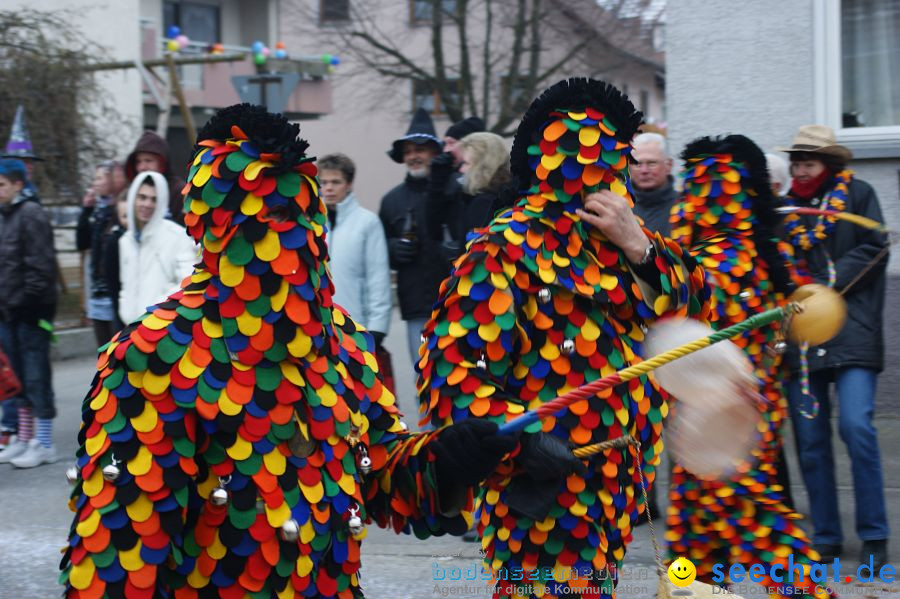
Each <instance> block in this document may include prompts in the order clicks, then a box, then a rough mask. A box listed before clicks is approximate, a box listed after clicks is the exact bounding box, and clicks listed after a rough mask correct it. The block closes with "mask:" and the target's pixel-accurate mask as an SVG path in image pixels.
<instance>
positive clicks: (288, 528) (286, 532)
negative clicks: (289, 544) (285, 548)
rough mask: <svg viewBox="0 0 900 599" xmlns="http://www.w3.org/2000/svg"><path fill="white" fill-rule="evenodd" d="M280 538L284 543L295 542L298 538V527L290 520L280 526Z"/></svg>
mask: <svg viewBox="0 0 900 599" xmlns="http://www.w3.org/2000/svg"><path fill="white" fill-rule="evenodd" d="M281 538H282V539H284V540H285V541H296V540H297V539H298V538H300V525H299V524H298V523H297V521H296V520H294V519H293V518H291V519H290V520H288V521H287V522H285V523H284V524H282V525H281Z"/></svg>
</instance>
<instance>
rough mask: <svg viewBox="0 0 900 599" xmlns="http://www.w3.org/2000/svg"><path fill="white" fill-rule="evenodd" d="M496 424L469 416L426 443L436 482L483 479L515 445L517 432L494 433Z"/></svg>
mask: <svg viewBox="0 0 900 599" xmlns="http://www.w3.org/2000/svg"><path fill="white" fill-rule="evenodd" d="M497 429H498V427H497V425H496V424H494V423H493V422H490V421H488V420H482V419H480V418H469V419H467V420H463V421H462V422H457V423H456V424H453V425H451V426H449V427H447V428H446V429H444V430H443V431H442V432H441V434H440V436H439V437H438V438H437V439H436V440H435V441H432V442H431V444H430V445H429V446H428V447H429V448H430V449H431V452H432V453H433V454H434V456H435V457H436V458H437V461H436V464H435V468H436V473H437V479H438V486H439V487H440V488H441V489H449V488H451V487H473V486H475V485H477V484H479V483H480V482H481V481H483V480H484V479H486V478H487V477H488V476H490V475H491V473H493V472H494V469H495V468H496V467H497V464H499V463H500V460H501V459H502V458H503V456H504V455H506V454H508V453H509V452H510V451H512V450H513V449H515V447H516V443H517V442H518V437H517V435H501V434H498V433H497Z"/></svg>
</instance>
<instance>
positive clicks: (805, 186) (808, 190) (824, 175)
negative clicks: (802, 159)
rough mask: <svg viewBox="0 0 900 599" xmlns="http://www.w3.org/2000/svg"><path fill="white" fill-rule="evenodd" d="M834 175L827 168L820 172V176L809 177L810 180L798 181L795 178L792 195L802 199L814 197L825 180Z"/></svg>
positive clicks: (792, 183) (792, 184)
mask: <svg viewBox="0 0 900 599" xmlns="http://www.w3.org/2000/svg"><path fill="white" fill-rule="evenodd" d="M833 176H834V173H832V172H831V171H829V170H828V169H827V168H826V169H825V170H824V171H822V172H821V173H819V176H818V177H815V178H813V179H809V180H808V181H798V180H797V179H794V180H793V181H792V182H791V195H792V196H794V197H796V198H800V199H801V200H809V199H812V198H813V196H815V195H816V192H817V191H819V188H820V187H822V185H824V184H825V181H827V180H828V179H830V178H831V177H833Z"/></svg>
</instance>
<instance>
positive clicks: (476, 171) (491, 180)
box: [459, 131, 510, 195]
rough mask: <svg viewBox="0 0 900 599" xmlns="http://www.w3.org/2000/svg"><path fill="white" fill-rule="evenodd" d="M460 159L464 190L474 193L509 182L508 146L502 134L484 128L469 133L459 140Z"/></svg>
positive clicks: (470, 193)
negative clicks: (461, 159)
mask: <svg viewBox="0 0 900 599" xmlns="http://www.w3.org/2000/svg"><path fill="white" fill-rule="evenodd" d="M460 146H461V148H462V155H463V161H462V164H460V169H459V170H460V172H461V173H463V174H464V175H465V176H464V177H463V190H465V192H466V193H468V194H469V195H475V194H477V193H480V192H482V191H486V190H489V189H490V190H497V189H499V188H500V187H502V186H503V185H504V184H505V183H507V182H509V180H510V174H509V150H508V149H507V148H506V143H505V142H504V141H503V138H502V137H500V136H499V135H496V134H494V133H488V132H486V131H483V132H479V133H470V134H469V135H466V136H465V137H464V138H462V140H461V141H460Z"/></svg>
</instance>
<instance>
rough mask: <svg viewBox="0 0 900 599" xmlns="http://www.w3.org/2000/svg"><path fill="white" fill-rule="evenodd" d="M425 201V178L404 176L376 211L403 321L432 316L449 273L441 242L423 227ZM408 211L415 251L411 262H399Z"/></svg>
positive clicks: (426, 194) (427, 197)
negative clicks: (416, 245) (403, 179)
mask: <svg viewBox="0 0 900 599" xmlns="http://www.w3.org/2000/svg"><path fill="white" fill-rule="evenodd" d="M428 201H429V196H428V181H427V179H414V178H412V177H410V176H407V177H406V180H405V181H404V182H403V183H401V184H400V185H398V186H397V187H395V188H393V189H392V190H390V191H389V192H387V194H385V196H384V198H382V200H381V209H380V210H379V212H378V216H379V217H380V218H381V224H382V225H383V226H384V234H385V237H386V238H387V242H388V254H389V256H390V261H391V268H393V269H394V270H396V271H397V296H398V297H399V300H400V315H401V316H402V317H403V320H410V319H413V318H426V317H428V316H431V308H432V305H433V304H434V302H435V300H436V299H437V295H438V289H439V288H440V285H441V281H443V280H444V278H445V277H446V276H447V275H448V274H450V267H449V265H448V263H447V261H446V260H445V259H444V257H443V255H442V253H441V251H440V242H439V241H437V240H435V239H433V238H432V237H431V236H430V235H429V234H428V230H427V227H426V224H425V223H426V205H427V203H428ZM410 210H412V217H413V220H414V221H415V231H416V237H417V241H418V244H419V245H418V252H417V254H416V257H415V259H413V260H412V261H411V262H401V261H400V260H399V259H398V257H397V251H396V248H397V243H398V242H399V240H400V238H401V235H402V233H403V228H404V225H405V223H406V221H407V215H408V214H409V212H410Z"/></svg>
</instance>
